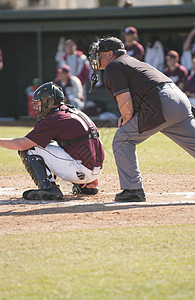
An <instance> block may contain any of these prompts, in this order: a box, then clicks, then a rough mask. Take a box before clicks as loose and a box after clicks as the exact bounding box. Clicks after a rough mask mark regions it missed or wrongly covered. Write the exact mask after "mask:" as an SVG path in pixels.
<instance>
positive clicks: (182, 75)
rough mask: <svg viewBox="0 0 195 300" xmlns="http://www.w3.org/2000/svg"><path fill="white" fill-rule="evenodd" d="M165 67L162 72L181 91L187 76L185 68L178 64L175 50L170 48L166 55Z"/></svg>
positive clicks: (177, 55)
mask: <svg viewBox="0 0 195 300" xmlns="http://www.w3.org/2000/svg"><path fill="white" fill-rule="evenodd" d="M166 63H167V67H166V68H165V69H164V74H165V75H166V76H168V77H169V78H171V79H172V81H173V82H174V83H175V84H176V85H177V86H178V87H179V88H180V89H181V90H182V91H183V89H184V85H185V82H186V79H187V76H188V71H187V69H186V68H185V67H184V66H182V65H181V64H179V54H178V53H177V52H176V51H175V50H170V51H169V52H168V53H167V56H166Z"/></svg>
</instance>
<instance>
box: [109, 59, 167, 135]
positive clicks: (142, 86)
mask: <svg viewBox="0 0 195 300" xmlns="http://www.w3.org/2000/svg"><path fill="white" fill-rule="evenodd" d="M104 82H105V86H106V88H107V90H108V93H109V94H110V95H111V96H112V97H114V98H115V97H116V96H117V95H119V94H122V93H124V92H130V94H131V97H132V102H133V109H134V113H133V114H135V113H137V112H138V123H139V132H140V133H141V132H143V131H145V130H150V129H152V128H154V127H156V126H158V125H160V124H162V123H163V122H165V119H164V116H163V114H162V108H161V104H160V98H159V96H158V90H157V89H154V88H155V87H156V86H158V85H159V84H161V83H166V82H172V81H171V80H170V78H168V77H167V76H166V75H164V74H163V73H161V72H160V71H158V70H157V69H155V68H153V67H152V66H150V65H149V64H147V63H145V62H141V61H139V60H137V59H135V58H133V57H130V56H128V55H126V54H123V55H120V56H118V57H117V58H115V59H114V60H113V61H112V62H111V63H109V64H108V65H107V67H106V68H105V72H104ZM146 103H147V105H146ZM146 106H147V107H146ZM154 112H155V113H154ZM151 114H152V116H153V118H152V119H151ZM148 118H149V119H150V120H148Z"/></svg>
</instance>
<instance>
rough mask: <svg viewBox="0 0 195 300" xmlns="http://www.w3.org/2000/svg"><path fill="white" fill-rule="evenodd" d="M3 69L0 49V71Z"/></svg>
mask: <svg viewBox="0 0 195 300" xmlns="http://www.w3.org/2000/svg"><path fill="white" fill-rule="evenodd" d="M2 69H3V53H2V50H1V49H0V71H1V70H2Z"/></svg>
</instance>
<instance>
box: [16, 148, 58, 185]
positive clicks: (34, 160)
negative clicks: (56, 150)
mask: <svg viewBox="0 0 195 300" xmlns="http://www.w3.org/2000/svg"><path fill="white" fill-rule="evenodd" d="M18 154H19V156H20V158H21V160H22V162H23V164H24V166H25V168H26V170H27V172H28V173H29V175H30V176H31V178H32V179H33V181H34V183H35V184H36V185H37V186H38V188H40V189H45V190H48V189H51V188H52V184H51V182H50V180H49V178H48V176H47V171H46V170H47V169H48V170H49V168H48V167H47V165H46V164H45V162H44V159H43V158H42V157H41V156H40V155H34V154H33V155H29V154H27V151H18ZM49 171H50V170H49Z"/></svg>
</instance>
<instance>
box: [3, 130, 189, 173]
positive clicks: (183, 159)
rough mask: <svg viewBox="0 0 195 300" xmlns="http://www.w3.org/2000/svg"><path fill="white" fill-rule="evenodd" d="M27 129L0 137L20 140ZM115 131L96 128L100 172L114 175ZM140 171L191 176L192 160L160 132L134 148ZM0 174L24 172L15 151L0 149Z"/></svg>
mask: <svg viewBox="0 0 195 300" xmlns="http://www.w3.org/2000/svg"><path fill="white" fill-rule="evenodd" d="M30 130H31V128H29V127H9V126H8V127H7V126H4V127H1V128H0V136H1V137H22V136H25V135H26V134H27V133H28V132H29V131H30ZM116 130H117V128H109V127H108V128H100V129H99V131H100V137H101V140H102V142H103V145H104V149H105V162H104V168H103V173H105V174H107V173H108V174H111V173H116V172H117V169H116V165H115V161H114V156H113V153H112V139H113V136H114V134H115V132H116ZM137 152H138V158H139V164H140V169H141V171H142V173H147V174H148V173H150V174H152V173H153V174H162V173H164V174H193V173H194V170H195V160H194V159H193V158H192V157H191V156H190V155H189V154H188V153H186V152H185V151H184V150H183V149H181V148H180V147H179V146H178V145H176V144H175V143H174V142H172V141H171V140H170V139H168V138H167V137H165V136H164V135H163V134H161V133H157V134H155V135H154V136H152V137H150V138H149V139H148V140H146V141H145V142H143V143H141V144H140V145H138V147H137ZM0 157H1V160H0V175H11V174H16V173H18V174H19V173H25V172H26V171H25V169H24V166H23V165H22V163H21V161H20V158H19V156H18V155H17V151H13V150H7V149H3V148H1V147H0Z"/></svg>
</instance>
